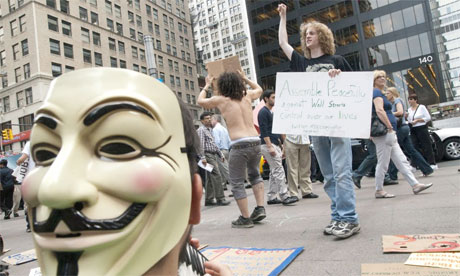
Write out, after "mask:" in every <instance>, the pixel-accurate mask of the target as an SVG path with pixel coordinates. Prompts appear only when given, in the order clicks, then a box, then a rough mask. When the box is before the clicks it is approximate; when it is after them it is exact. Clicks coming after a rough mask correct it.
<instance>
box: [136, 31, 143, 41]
mask: <svg viewBox="0 0 460 276" xmlns="http://www.w3.org/2000/svg"><path fill="white" fill-rule="evenodd" d="M137 40H138V41H139V42H141V43H142V42H144V34H143V33H141V32H137Z"/></svg>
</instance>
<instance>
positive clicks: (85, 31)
mask: <svg viewBox="0 0 460 276" xmlns="http://www.w3.org/2000/svg"><path fill="white" fill-rule="evenodd" d="M81 41H83V42H86V43H89V42H90V38H89V30H88V29H85V28H81Z"/></svg>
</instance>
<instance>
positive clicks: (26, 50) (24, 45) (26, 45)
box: [21, 39, 29, 56]
mask: <svg viewBox="0 0 460 276" xmlns="http://www.w3.org/2000/svg"><path fill="white" fill-rule="evenodd" d="M21 48H22V55H23V56H25V55H28V54H29V43H28V42H27V39H24V40H23V41H21Z"/></svg>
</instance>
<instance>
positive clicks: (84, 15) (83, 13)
mask: <svg viewBox="0 0 460 276" xmlns="http://www.w3.org/2000/svg"><path fill="white" fill-rule="evenodd" d="M79 10H80V19H81V20H84V21H88V10H87V9H85V8H83V7H80V9H79Z"/></svg>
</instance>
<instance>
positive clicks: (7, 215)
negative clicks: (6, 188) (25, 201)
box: [3, 210, 12, 219]
mask: <svg viewBox="0 0 460 276" xmlns="http://www.w3.org/2000/svg"><path fill="white" fill-rule="evenodd" d="M11 213H12V211H11V210H6V211H5V216H4V217H3V219H10V215H11Z"/></svg>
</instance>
